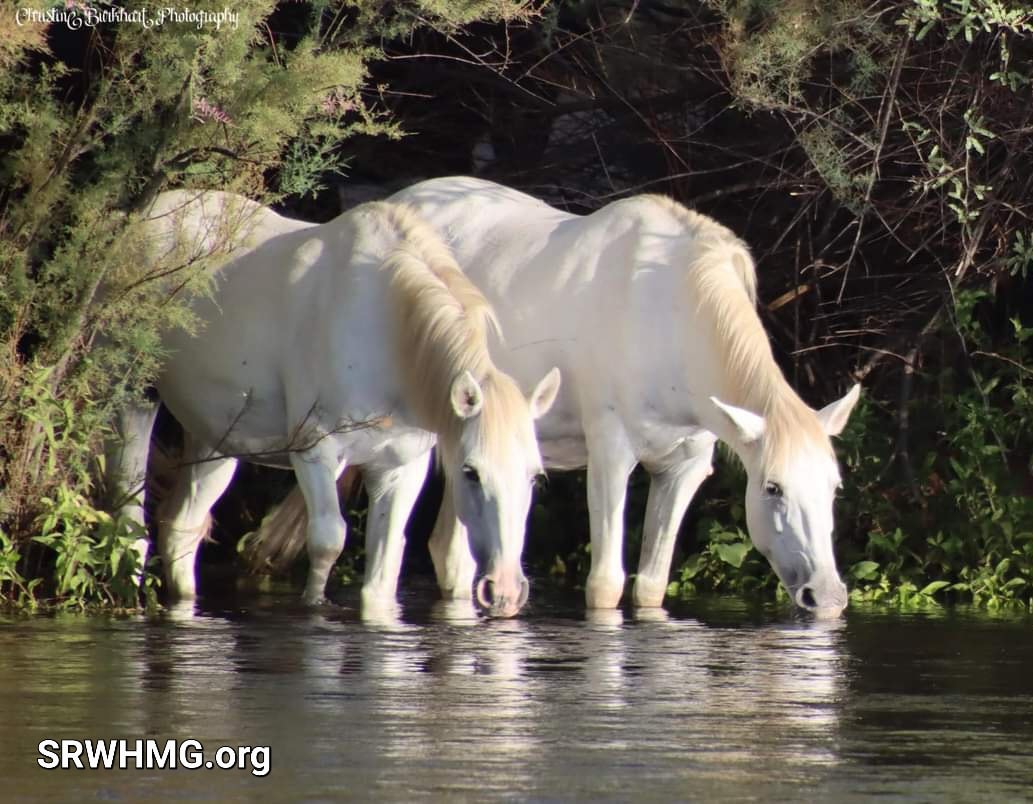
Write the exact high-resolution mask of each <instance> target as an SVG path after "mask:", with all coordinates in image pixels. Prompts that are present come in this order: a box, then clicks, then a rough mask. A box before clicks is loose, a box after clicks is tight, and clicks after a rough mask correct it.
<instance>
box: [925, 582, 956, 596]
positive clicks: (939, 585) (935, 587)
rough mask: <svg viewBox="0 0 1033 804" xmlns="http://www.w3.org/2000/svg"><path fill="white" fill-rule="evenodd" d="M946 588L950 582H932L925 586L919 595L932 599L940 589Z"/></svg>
mask: <svg viewBox="0 0 1033 804" xmlns="http://www.w3.org/2000/svg"><path fill="white" fill-rule="evenodd" d="M948 586H950V581H933V582H932V583H929V584H926V585H925V586H924V587H922V591H921V592H920V593H919V594H922V595H926V596H927V597H932V596H933V595H935V594H936V593H937V592H939V591H940V590H941V589H946V588H947V587H948Z"/></svg>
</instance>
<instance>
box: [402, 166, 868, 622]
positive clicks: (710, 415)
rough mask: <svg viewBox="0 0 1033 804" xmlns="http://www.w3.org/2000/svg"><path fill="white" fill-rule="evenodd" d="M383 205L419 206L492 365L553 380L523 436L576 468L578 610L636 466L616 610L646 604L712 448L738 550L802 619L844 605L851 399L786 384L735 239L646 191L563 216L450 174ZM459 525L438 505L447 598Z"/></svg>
mask: <svg viewBox="0 0 1033 804" xmlns="http://www.w3.org/2000/svg"><path fill="white" fill-rule="evenodd" d="M390 200H392V201H395V202H404V203H406V204H409V205H412V206H413V207H415V208H416V209H417V210H419V212H420V213H421V214H422V216H423V217H424V218H425V219H426V220H428V221H429V222H430V223H431V224H432V225H433V226H434V227H435V229H436V230H437V231H438V232H439V233H440V234H441V235H442V236H443V237H444V238H445V240H446V242H448V244H449V245H450V246H451V247H452V249H453V251H454V253H455V255H456V259H457V260H458V261H459V263H460V264H461V265H463V266H464V268H465V270H466V271H467V275H468V276H469V277H470V278H471V279H472V280H473V282H474V283H475V284H476V285H477V286H478V288H479V289H480V290H481V291H482V292H483V293H484V294H485V295H486V296H487V297H488V299H489V300H490V301H491V302H492V303H493V304H494V305H495V308H496V310H497V313H498V315H499V317H500V320H501V322H502V326H503V329H504V331H505V332H506V341H505V343H504V344H503V345H502V346H501V348H500V349H498V350H496V351H494V352H493V356H494V358H495V359H496V361H497V362H498V364H499V365H500V366H502V367H503V368H504V369H505V370H506V371H508V372H509V373H511V374H512V375H513V376H514V377H516V378H517V379H518V380H520V381H523V382H528V381H529V380H531V379H532V378H535V377H539V376H541V374H542V373H543V371H544V370H546V369H547V368H548V367H550V366H554V365H555V366H559V367H560V370H561V371H562V373H563V377H564V382H563V388H562V389H561V391H560V394H559V397H558V399H557V401H556V404H555V405H554V406H553V408H552V410H551V411H550V413H549V414H548V415H547V416H546V417H544V418H543V419H542V420H541V421H539V423H538V438H539V446H540V448H541V451H542V456H543V458H544V461H545V463H546V465H547V466H550V467H555V468H574V467H581V466H586V465H587V467H588V508H589V515H590V519H591V522H590V528H591V539H592V554H591V555H592V568H591V572H590V574H589V578H588V585H587V602H588V605H589V606H591V607H611V606H614V605H616V604H617V602H618V601H619V599H620V597H621V595H622V592H623V588H624V579H625V574H624V567H623V565H622V556H621V553H622V538H623V517H624V502H625V491H626V485H627V480H628V476H629V474H630V472H631V470H632V469H633V468H634V466H635V465H636V464H637V463H641V464H643V466H644V467H645V468H646V469H647V470H648V472H649V474H650V477H651V482H650V490H649V500H648V505H647V511H646V521H645V527H644V531H643V543H642V552H641V557H640V559H639V565H638V574H637V577H636V580H635V585H634V590H633V601H634V603H635V604H637V605H639V606H658V605H660V603H661V602H662V600H663V597H664V594H665V590H666V587H667V585H668V575H669V572H670V564H671V557H672V552H673V549H674V541H675V537H676V534H677V530H678V526H679V524H680V522H681V519H682V516H683V514H684V512H685V510H686V508H687V506H688V504H689V502H690V501H691V499H692V497H693V495H694V494H695V492H696V490H697V488H698V487H699V485H700V483H701V482H702V481H703V479H704V478H705V477H706V476H707V475H708V474H709V473H710V472H711V459H712V453H713V447H714V443H715V440H716V439H721V440H723V441H725V442H726V443H728V444H729V445H730V446H731V448H732V449H733V450H734V451H735V452H736V454H737V455H738V456H739V457H740V458H741V459H742V462H743V464H744V466H745V468H746V472H747V474H748V478H749V479H748V487H747V491H746V510H747V523H748V527H749V531H750V535H751V537H752V540H753V543H754V544H755V545H756V547H757V548H758V549H759V550H760V551H761V552H762V553H763V554H764V555H765V556H766V557H767V558H768V559H769V560H770V562H771V564H772V566H773V567H774V569H775V571H776V572H777V574H778V576H779V578H780V579H781V581H782V583H783V584H784V586H785V587H786V589H787V590H788V591H789V593H790V595H791V596H792V597H793V599H794V600H795V601H796V602H797V604H798V605H799V606H801V607H802V608H804V609H807V610H810V611H812V612H814V613H816V614H818V615H835V614H838V613H839V612H840V611H841V610H842V609H843V608H844V606H845V605H846V602H847V596H846V588H845V586H844V584H843V583H842V581H841V580H840V577H839V574H838V572H837V569H836V563H835V559H834V556H833V549H832V530H833V515H832V506H833V498H834V496H835V492H836V488H837V486H838V485H839V482H840V477H839V472H838V469H837V465H836V460H835V457H834V454H833V450H832V447H831V444H830V441H829V436H830V435H836V434H837V433H839V432H840V430H841V429H842V428H843V427H844V425H845V423H846V420H847V418H848V416H849V414H850V411H851V409H852V408H853V406H854V403H855V402H856V400H857V397H858V392H859V388H858V387H856V386H855V387H854V388H853V389H852V390H851V391H850V392H849V393H848V394H847V395H846V396H845V397H844V398H843V399H841V400H839V401H838V402H834V403H832V404H831V405H829V406H828V407H826V408H825V409H823V410H821V411H818V412H815V411H813V410H811V409H810V408H809V407H808V406H807V405H805V404H804V403H803V402H802V401H801V400H800V399H799V397H798V396H797V395H796V393H795V392H794V391H793V390H792V388H790V386H789V385H788V384H787V383H786V381H785V379H784V378H783V376H782V374H781V372H780V371H779V369H778V367H777V365H776V364H775V361H774V359H773V357H772V354H771V349H770V345H769V342H768V339H767V336H766V334H765V332H764V330H763V328H762V326H761V323H760V320H759V318H758V316H757V314H756V311H755V306H754V301H755V299H754V297H755V281H756V280H755V274H754V267H753V261H752V259H751V258H750V255H749V252H748V250H747V249H746V247H745V246H744V245H743V243H742V242H741V241H740V240H739V239H738V238H736V237H735V236H734V235H733V234H732V233H731V232H730V231H728V230H727V229H726V228H725V227H723V226H721V225H719V224H718V223H716V222H715V221H713V220H711V219H709V218H707V217H706V216H703V215H699V214H697V213H694V212H691V211H688V210H686V209H685V208H684V207H682V206H680V205H679V204H677V203H675V202H673V201H671V200H670V199H667V198H664V197H660V196H652V195H645V196H637V197H633V198H629V199H626V200H622V201H617V202H614V203H611V204H608V205H607V206H605V207H603V208H602V209H600V210H599V211H597V212H595V213H593V214H591V215H588V216H584V217H581V216H577V215H571V214H568V213H565V212H562V211H559V210H557V209H554V208H552V207H550V206H548V205H547V204H545V203H543V202H541V201H539V200H537V199H535V198H532V197H530V196H528V195H525V194H523V193H520V192H517V191H515V190H511V189H508V188H506V187H503V186H501V185H497V184H493V183H491V182H488V181H483V180H479V179H473V178H462V177H455V178H443V179H433V180H430V181H425V182H422V183H420V184H417V185H415V186H413V187H410V188H408V189H406V190H403V191H401V192H399V193H396V194H395V195H394V196H392V197H391V199H390ZM461 532H462V531H461V524H460V523H459V522H457V521H456V519H455V516H454V514H453V513H452V510H451V508H450V505H449V501H448V500H447V499H446V502H445V504H444V505H443V507H442V511H441V515H440V517H439V520H438V524H437V527H436V529H435V533H434V536H433V538H432V541H431V551H432V555H433V557H434V561H435V568H436V571H437V575H438V581H439V583H440V585H441V586H442V588H443V590H444V591H445V592H446V594H452V595H457V596H458V595H463V594H465V590H466V589H467V588H468V587H469V579H470V576H471V573H472V572H473V565H472V562H471V560H470V557H469V555H468V554H467V551H466V547H465V540H463V539H462V538H461Z"/></svg>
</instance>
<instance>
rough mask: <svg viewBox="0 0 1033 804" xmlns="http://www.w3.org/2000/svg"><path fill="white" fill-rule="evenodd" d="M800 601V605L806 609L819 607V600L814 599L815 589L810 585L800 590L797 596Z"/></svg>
mask: <svg viewBox="0 0 1033 804" xmlns="http://www.w3.org/2000/svg"><path fill="white" fill-rule="evenodd" d="M796 597H797V600H798V601H799V602H800V607H801V608H805V609H816V608H818V601H817V600H815V599H814V590H813V589H811V587H809V586H805V587H804V588H803V589H801V590H800V593H799V594H798V595H797V596H796Z"/></svg>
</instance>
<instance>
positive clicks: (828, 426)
mask: <svg viewBox="0 0 1033 804" xmlns="http://www.w3.org/2000/svg"><path fill="white" fill-rule="evenodd" d="M860 396H861V384H860V383H857V384H856V385H854V387H853V388H851V389H850V390H849V391H847V392H846V396H844V397H843V398H842V399H837V400H836V401H835V402H830V403H829V404H828V405H826V406H825V407H823V408H822V409H821V410H819V411H818V412H817V413H818V421H820V422H821V426H822V427H823V428H825V432H826V433H827V434H828V435H830V436H838V435H839V434H840V433H842V432H843V428H844V427H846V423H847V419H849V418H850V414H851V412H852V411H853V409H854V405H856V404H857V400H858V399H859V398H860Z"/></svg>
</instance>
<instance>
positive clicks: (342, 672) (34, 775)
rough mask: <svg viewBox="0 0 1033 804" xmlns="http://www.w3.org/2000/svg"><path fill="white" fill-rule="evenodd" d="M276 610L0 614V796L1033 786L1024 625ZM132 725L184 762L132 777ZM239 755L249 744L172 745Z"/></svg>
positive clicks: (734, 609)
mask: <svg viewBox="0 0 1033 804" xmlns="http://www.w3.org/2000/svg"><path fill="white" fill-rule="evenodd" d="M295 600H296V598H295V593H294V592H278V593H274V592H257V591H253V590H252V591H241V592H235V593H232V594H231V595H230V596H228V597H223V598H221V599H208V600H202V601H201V602H200V603H199V604H198V605H197V606H196V607H186V608H180V609H174V610H171V611H167V612H163V613H161V614H157V615H154V616H150V617H145V616H133V617H122V618H118V617H84V616H74V615H62V616H49V617H43V616H37V617H20V616H7V617H5V618H3V619H2V620H0V716H2V718H3V726H2V728H0V785H2V788H0V800H3V801H58V800H67V801H105V802H111V801H127V802H140V801H191V802H192V801H219V802H225V801H265V800H268V801H287V800H291V801H305V802H323V801H339V800H362V801H365V800H380V801H426V800H469V801H474V800H489V801H491V800H503V799H511V800H517V801H549V802H552V801H573V800H586V801H587V800H591V801H635V802H640V801H701V800H706V801H780V800H785V801H790V800H791V801H801V800H827V801H837V802H838V801H849V800H869V799H871V798H873V797H876V796H877V797H879V798H880V799H881V800H884V801H933V800H941V799H942V800H949V801H1022V800H1033V639H1031V636H1033V619H1031V618H1029V617H1026V616H1019V617H1012V618H989V617H985V616H977V615H974V614H966V613H958V612H953V613H942V612H941V613H936V614H913V615H903V614H893V613H885V612H882V613H879V612H874V611H864V610H861V609H858V608H856V607H855V608H853V609H851V610H850V611H849V612H848V613H847V616H846V617H845V618H844V619H842V620H840V621H838V622H834V623H815V622H806V621H801V620H799V619H795V618H794V617H793V615H792V614H791V613H788V612H784V611H779V610H775V609H756V608H749V607H747V606H746V605H745V604H743V603H741V602H739V601H734V600H732V601H729V600H701V601H697V602H695V603H687V604H679V605H675V606H672V607H671V608H670V610H669V611H668V612H666V613H664V612H653V613H650V614H648V615H646V616H640V615H636V614H635V613H634V612H631V611H625V612H606V613H602V614H596V615H591V616H589V615H586V613H585V611H584V609H583V606H582V605H581V602H580V598H579V597H577V596H573V595H562V594H552V595H550V594H549V593H547V592H544V591H541V590H536V595H535V597H534V598H533V601H534V602H533V604H532V606H531V608H530V610H529V611H528V612H527V613H526V615H524V616H521V617H520V618H518V619H515V620H509V621H485V620H481V619H478V617H476V616H475V615H474V614H473V612H472V611H471V609H470V608H469V606H468V605H466V604H445V603H442V602H438V601H435V600H434V591H433V589H432V588H431V587H429V586H426V585H422V584H419V583H416V584H415V585H413V584H409V585H408V588H407V591H406V592H405V593H404V594H403V598H402V605H401V607H400V612H398V613H397V614H396V615H395V616H391V615H389V614H381V615H378V616H375V617H369V618H366V619H364V618H363V617H362V616H361V615H360V613H359V611H358V610H357V603H356V601H355V600H354V599H353V598H351V597H349V596H348V595H347V594H345V596H344V597H343V598H342V601H341V603H340V605H337V606H327V607H325V608H323V609H320V610H318V611H315V612H313V611H308V610H305V609H303V608H301V607H300V606H298V605H297V604H296V602H295ZM45 740H52V741H54V742H53V743H52V744H48V745H50V746H62V743H61V741H63V740H66V741H72V740H93V741H102V740H103V741H107V740H126V741H128V742H127V743H125V747H127V748H128V749H130V751H129V753H128V754H127V755H125V757H124V758H125V759H126V761H127V762H128V764H129V765H130V768H128V769H125V770H118V769H110V770H104V769H99V770H90V769H85V768H84V769H82V770H79V769H76V768H74V767H72V768H69V769H60V768H57V769H44V768H42V767H41V766H40V761H43V762H44V763H45V764H53V763H54V762H55V761H58V760H59V759H60V750H61V749H60V748H53V749H51V748H47V750H46V751H42V750H41V748H40V743H41V742H42V741H45ZM136 740H156V741H157V743H156V744H155V745H156V746H158V747H159V748H163V747H165V746H166V743H167V741H170V740H175V741H178V742H176V743H174V744H172V749H173V750H174V751H177V752H183V753H182V755H181V759H183V761H184V762H185V764H202V767H201V768H198V769H185V768H182V767H180V768H177V769H170V768H155V767H152V768H151V769H147V768H146V767H141V768H137V767H136V764H138V761H137V759H136V755H135V754H134V753H132V749H134V747H135V746H136V742H135V741H136ZM189 741H197V743H196V744H195V743H192V742H189ZM67 745H68V746H71V743H68V744H67ZM112 745H114V746H115V747H116V749H117V747H118V744H117V743H113V744H112ZM242 745H245V746H259V747H261V746H265V747H268V751H267V753H266V755H265V756H266V759H265V760H264V761H262V762H250V761H249V760H248V758H245V761H244V762H243V764H244V767H243V768H234V769H228V770H222V769H218V768H213V769H210V770H208V769H204V767H203V762H201V760H199V759H197V757H201V758H202V759H203V760H205V761H211V760H212V758H213V757H214V756H215V755H216V749H217V748H219V747H220V746H234V747H236V746H242ZM143 747H144V753H143V754H142V761H141V762H140V763H139V764H144V763H145V762H146V756H147V754H146V752H147V751H148V750H149V749H148V748H147V745H146V743H144V744H143ZM195 749H196V752H195ZM68 750H69V751H73V752H74V750H75V749H74V747H69V748H68ZM51 751H53V753H51ZM82 756H85V753H84V754H83V755H82ZM177 756H180V755H179V754H177ZM255 756H256V757H259V758H260V759H261V752H259V754H255ZM221 758H222V759H224V760H225V761H226V762H229V761H231V760H232V759H233V757H232V756H229V755H224V756H222V757H221ZM115 761H116V762H117V761H118V759H117V754H116V755H115ZM69 762H71V759H69ZM259 774H261V775H259Z"/></svg>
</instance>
